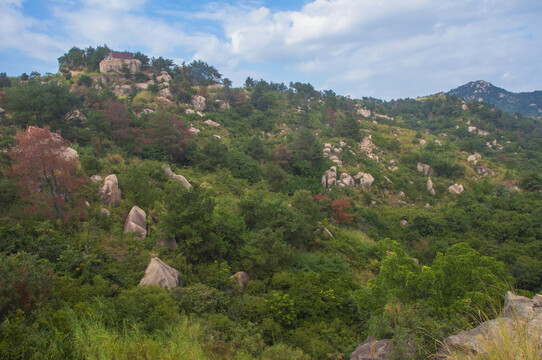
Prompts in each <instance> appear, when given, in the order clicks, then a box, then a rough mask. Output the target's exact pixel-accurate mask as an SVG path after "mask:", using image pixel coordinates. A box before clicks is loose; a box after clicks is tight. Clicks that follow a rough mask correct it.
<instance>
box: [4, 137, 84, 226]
mask: <svg viewBox="0 0 542 360" xmlns="http://www.w3.org/2000/svg"><path fill="white" fill-rule="evenodd" d="M15 138H16V146H15V147H14V148H12V149H10V150H9V151H8V155H9V156H10V158H11V160H12V167H11V176H12V177H14V178H15V179H17V181H18V182H19V185H20V189H21V193H22V195H23V197H24V198H25V199H26V200H27V201H29V202H30V203H31V204H32V206H31V210H32V211H33V212H36V213H40V214H43V215H44V216H46V217H49V218H53V217H56V218H63V219H64V220H66V219H68V218H70V217H73V216H77V217H84V216H85V215H86V212H85V210H84V209H85V207H84V203H83V202H84V201H83V199H80V198H79V197H78V196H77V190H78V188H79V187H80V186H81V185H82V184H83V183H85V182H86V180H84V179H82V178H78V177H77V176H76V175H75V168H76V166H77V163H78V158H77V153H76V152H75V150H73V149H71V148H70V147H69V146H68V141H67V140H65V139H63V138H62V137H61V136H60V134H58V133H53V132H50V131H49V128H48V127H46V128H43V129H42V128H39V127H35V126H29V127H27V129H26V131H24V132H18V133H17V134H16V136H15Z"/></svg>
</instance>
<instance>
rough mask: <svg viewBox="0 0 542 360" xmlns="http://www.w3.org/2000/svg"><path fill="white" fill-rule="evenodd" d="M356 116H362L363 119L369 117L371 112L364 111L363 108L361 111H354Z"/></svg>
mask: <svg viewBox="0 0 542 360" xmlns="http://www.w3.org/2000/svg"><path fill="white" fill-rule="evenodd" d="M356 114H357V115H361V116H363V117H371V110H369V109H365V108H363V109H358V110H357V111H356Z"/></svg>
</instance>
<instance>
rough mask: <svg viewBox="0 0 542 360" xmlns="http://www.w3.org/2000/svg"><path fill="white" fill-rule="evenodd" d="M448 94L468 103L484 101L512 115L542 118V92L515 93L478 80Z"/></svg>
mask: <svg viewBox="0 0 542 360" xmlns="http://www.w3.org/2000/svg"><path fill="white" fill-rule="evenodd" d="M447 94H448V95H455V96H457V97H460V98H462V99H465V100H467V101H471V100H472V101H484V102H486V103H490V104H493V105H495V106H496V107H497V108H499V109H501V110H503V111H506V112H508V113H510V114H514V113H516V112H519V113H521V114H523V115H530V116H542V91H533V92H522V93H513V92H509V91H506V90H505V89H501V88H499V87H497V86H494V85H493V84H491V83H489V82H487V81H483V80H478V81H471V82H469V83H468V84H465V85H462V86H460V87H458V88H456V89H453V90H450V91H449V92H448V93H447Z"/></svg>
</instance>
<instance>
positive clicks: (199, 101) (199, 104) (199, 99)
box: [192, 95, 206, 111]
mask: <svg viewBox="0 0 542 360" xmlns="http://www.w3.org/2000/svg"><path fill="white" fill-rule="evenodd" d="M192 105H193V106H194V109H196V111H203V110H205V107H206V105H205V98H204V97H203V96H200V95H196V96H194V98H193V99H192Z"/></svg>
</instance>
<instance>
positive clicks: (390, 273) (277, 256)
mask: <svg viewBox="0 0 542 360" xmlns="http://www.w3.org/2000/svg"><path fill="white" fill-rule="evenodd" d="M106 50H107V51H109V48H107V46H104V47H98V48H96V49H94V48H88V49H86V50H80V49H77V48H72V49H71V50H70V51H69V52H68V53H66V54H65V55H64V56H62V57H61V58H59V63H60V65H61V69H66V70H64V71H61V72H60V73H59V74H58V75H51V74H48V75H45V76H40V75H35V76H34V78H32V79H30V78H29V79H26V80H25V79H22V78H8V77H6V76H5V74H4V75H3V76H0V79H1V83H0V84H1V85H0V107H1V108H3V109H5V110H6V111H5V113H0V134H1V136H0V148H1V150H2V151H0V194H1V196H0V354H2V358H4V359H44V358H51V359H348V358H349V356H350V354H351V353H352V352H353V351H354V350H355V348H356V347H357V345H358V344H359V343H360V342H362V341H364V340H365V339H366V338H367V337H368V336H374V337H377V338H388V339H392V340H393V344H394V346H396V347H397V348H399V349H400V348H403V349H404V348H406V347H407V344H408V346H412V344H415V349H416V358H417V359H424V358H428V357H429V356H430V355H431V354H433V353H434V352H435V351H436V350H437V347H438V344H439V341H440V340H442V339H443V338H444V337H445V336H447V335H449V334H452V333H455V332H457V331H458V330H460V329H465V328H468V327H471V326H474V325H475V324H476V323H477V321H479V320H480V316H482V315H481V314H491V313H494V312H495V309H498V308H499V307H500V306H501V302H502V301H503V298H504V294H505V292H506V290H508V289H511V288H512V289H516V291H519V292H520V293H523V294H526V295H528V294H533V293H536V292H541V291H542V192H541V190H542V177H541V176H540V174H541V173H542V124H541V122H540V119H538V118H533V117H524V116H521V115H519V114H516V115H509V114H507V113H506V112H503V111H501V110H497V109H495V108H492V107H491V106H489V105H487V104H484V103H478V102H464V101H463V100H461V99H460V98H458V97H454V96H433V97H427V98H424V99H418V100H412V99H404V100H397V101H395V100H394V101H389V102H384V101H380V100H377V99H372V98H363V99H351V98H349V97H344V96H340V95H337V94H335V93H334V92H333V91H331V90H328V91H323V92H319V91H317V90H315V89H314V87H313V86H312V85H311V84H302V83H290V84H289V85H288V86H287V85H285V84H276V83H272V82H271V83H269V82H266V81H264V80H259V81H257V80H254V79H251V78H247V80H246V82H245V86H244V87H242V88H234V87H231V81H230V80H229V79H222V76H221V74H220V73H219V72H218V71H217V70H216V69H215V68H214V67H212V66H210V65H208V64H206V63H204V62H202V61H194V62H192V63H191V64H188V65H187V64H184V65H181V66H177V65H175V64H174V63H173V61H171V60H168V59H163V58H158V59H155V58H153V59H149V58H148V57H147V56H146V55H144V54H141V53H136V58H138V59H140V60H141V61H142V62H143V63H144V67H143V69H142V71H141V72H140V73H136V74H135V75H134V76H129V77H126V76H123V75H122V74H110V75H100V76H96V75H95V74H94V72H96V71H97V69H98V67H97V66H98V65H97V63H96V61H97V60H96V58H97V57H98V58H100V56H101V55H100V54H101V53H102V52H104V51H106ZM98 55H100V56H98ZM70 70H85V71H86V74H82V75H78V74H75V75H74V76H73V77H71V76H67V75H66V74H67V73H70V72H69V71H70ZM70 74H71V73H70ZM166 74H167V75H168V76H169V77H171V80H169V81H164V80H163V79H160V77H163V76H164V75H166ZM220 82H221V83H220ZM140 83H146V84H147V83H148V84H147V85H148V87H146V89H145V88H143V87H138V86H136V84H140ZM120 86H124V88H126V89H127V91H126V92H122V91H119V89H120ZM165 90H167V91H165ZM168 92H169V93H168ZM115 93H116V94H117V95H115ZM196 96H202V97H204V98H205V109H201V108H200V109H195V108H194V105H193V101H194V100H195V99H196ZM198 112H199V114H198ZM206 120H212V121H213V122H215V123H216V124H218V125H219V126H213V125H209V122H207V123H205V121H206ZM28 126H37V127H40V128H46V127H48V128H49V129H50V131H51V132H58V134H60V136H62V138H64V139H66V140H67V141H69V145H70V146H71V147H72V148H73V149H75V150H76V151H77V154H78V159H77V160H76V163H69V164H68V163H64V162H68V160H66V159H65V158H62V159H63V160H62V161H61V160H59V159H60V158H59V156H60V155H59V154H60V151H61V150H58V149H57V150H55V151H48V150H47V149H49V148H54V146H57V148H58V146H59V145H58V144H60V143H59V142H58V141H60V140H58V141H57V140H54V139H55V137H54V136H52V135H51V136H46V137H45V140H43V139H42V140H39V141H38V140H35V141H34V143H38V144H42V145H43V144H51V146H49V147H47V146H45V147H42V148H44V149H46V150H40V151H38V152H35V153H29V151H30V150H29V148H30V147H29V146H28V143H32V136H34V135H32V134H35V133H36V132H35V131H34V132H32V131H28V130H27V127H28ZM469 127H470V128H469ZM472 127H476V129H475V130H473V129H472ZM195 129H197V130H200V131H199V132H198V133H197V134H195V131H194V130H195ZM25 131H26V133H25ZM480 131H482V132H480ZM25 139H26V140H25ZM47 141H48V142H47ZM25 144H26V145H25ZM54 144H56V145H54ZM326 144H330V146H332V147H333V148H334V149H335V150H333V153H332V154H331V155H336V156H337V157H338V159H339V160H340V161H341V162H342V165H336V164H335V163H334V162H333V161H332V159H331V157H330V156H324V155H323V149H324V148H325V147H326V146H327V145H326ZM361 144H365V145H367V144H370V145H367V146H372V148H371V150H369V151H367V150H366V148H363V147H362V146H361ZM53 145H54V146H53ZM365 145H364V146H365ZM40 149H41V148H40ZM475 153H477V154H478V155H480V156H479V157H478V158H476V164H475V163H474V161H469V160H468V159H467V158H468V157H469V156H470V155H474V154H475ZM32 154H33V155H32ZM45 155H48V156H49V157H45ZM29 159H31V160H32V161H30V160H29ZM47 159H49V160H47ZM51 159H53V160H51ZM63 161H64V162H63ZM51 162H54V164H55V166H56V167H54V169H55V170H53V171H52V172H51V173H45V170H46V167H47V166H49V165H50V163H51ZM419 163H420V164H427V165H429V166H431V169H432V170H431V171H432V173H431V174H429V176H427V175H425V174H424V173H422V172H420V171H418V164H419ZM36 164H37V165H36ZM163 165H169V166H170V168H171V170H172V171H173V172H174V173H175V174H181V175H182V176H184V177H185V178H186V179H187V180H188V181H189V182H190V183H191V185H192V187H191V188H189V189H187V188H185V187H184V186H182V184H181V183H180V182H179V181H178V180H175V179H172V178H170V177H169V176H168V175H167V174H166V173H165V172H164V170H163V169H162V166H163ZM40 166H41V167H40ZM331 166H336V167H337V172H338V173H337V179H340V178H341V174H350V175H352V176H354V175H356V174H357V173H358V172H362V173H368V174H371V176H372V177H373V178H374V182H373V183H372V185H371V186H369V187H362V186H360V185H359V182H360V180H356V183H357V185H356V186H355V187H348V186H346V187H344V188H341V187H340V186H337V185H335V186H331V187H330V188H325V187H323V186H322V176H323V175H324V173H325V172H326V170H328V169H330V167H331ZM21 169H22V170H21ZM109 174H115V175H116V177H117V179H118V184H119V188H120V190H121V194H122V195H121V202H120V205H119V206H117V207H114V206H105V205H102V203H101V199H100V195H99V188H100V186H101V185H102V182H103V180H102V181H100V182H92V181H90V177H91V176H92V175H100V176H101V177H102V179H104V178H105V177H106V176H108V175H109ZM23 175H24V176H23ZM429 177H430V178H431V180H432V182H433V189H434V190H435V195H431V193H430V192H429V191H428V189H427V181H428V178H429ZM55 182H58V183H55ZM453 184H461V185H462V186H463V187H464V191H463V192H462V193H460V194H453V193H451V192H450V191H449V190H448V187H449V186H451V185H453ZM75 185H77V186H75ZM32 194H34V195H35V196H33V195H32ZM38 195H39V196H38ZM85 202H88V203H85ZM136 205H137V206H138V207H140V208H141V209H143V210H144V211H145V213H146V221H147V228H146V230H147V236H146V237H144V238H143V239H139V238H137V237H135V236H134V235H133V234H125V233H124V232H123V225H124V222H125V219H126V216H127V215H128V213H129V212H130V209H132V207H133V206H136ZM47 206H49V207H50V208H47ZM53 207H55V208H53ZM102 208H105V209H107V210H108V211H109V212H110V215H107V214H105V213H104V212H103V211H102ZM55 209H61V210H62V212H59V211H54V210H55ZM46 210H48V211H46ZM68 215H69V216H68ZM159 239H171V240H173V241H174V242H175V243H176V244H177V246H176V248H174V249H173V250H170V249H169V248H167V247H165V246H157V241H158V240H159ZM156 256H158V257H159V258H160V259H161V260H162V261H163V262H165V263H166V264H168V265H169V266H171V267H173V268H174V269H176V270H178V271H179V272H180V274H181V277H182V282H183V284H182V286H179V287H176V288H174V289H171V290H167V289H162V288H160V287H159V286H158V285H138V284H139V282H140V280H141V279H142V277H143V276H144V275H145V270H146V267H147V265H148V264H149V261H150V259H151V258H153V257H156ZM238 271H245V272H246V273H248V274H249V276H250V280H249V281H248V283H247V284H246V287H244V288H241V287H240V285H239V284H237V283H236V281H235V279H234V278H231V276H232V275H233V274H235V273H236V272H238ZM405 356H406V355H405Z"/></svg>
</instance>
